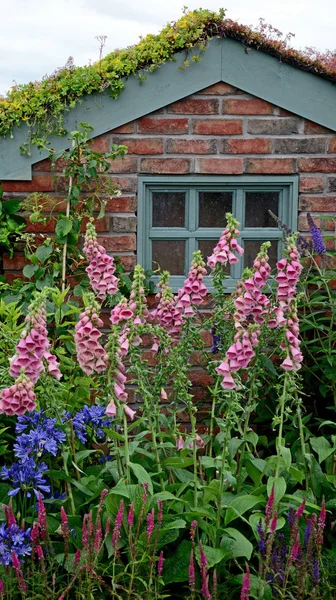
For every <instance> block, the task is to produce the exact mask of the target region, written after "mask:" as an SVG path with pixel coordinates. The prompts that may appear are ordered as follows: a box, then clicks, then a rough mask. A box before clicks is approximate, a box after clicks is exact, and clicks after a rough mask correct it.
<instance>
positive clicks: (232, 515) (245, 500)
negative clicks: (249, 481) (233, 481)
mask: <svg viewBox="0 0 336 600" xmlns="http://www.w3.org/2000/svg"><path fill="white" fill-rule="evenodd" d="M261 502H264V498H263V496H253V494H247V495H244V496H238V498H235V499H234V500H233V502H231V504H230V506H229V508H228V509H227V511H226V515H225V525H228V524H229V523H231V521H234V519H237V518H238V517H242V516H243V515H244V513H246V512H247V511H248V510H251V509H252V508H254V506H256V505H257V504H260V503H261Z"/></svg>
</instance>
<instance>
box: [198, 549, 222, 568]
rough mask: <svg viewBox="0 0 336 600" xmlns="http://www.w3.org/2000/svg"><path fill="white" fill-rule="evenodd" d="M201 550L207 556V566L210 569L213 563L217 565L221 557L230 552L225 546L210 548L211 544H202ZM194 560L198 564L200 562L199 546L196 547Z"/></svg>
mask: <svg viewBox="0 0 336 600" xmlns="http://www.w3.org/2000/svg"><path fill="white" fill-rule="evenodd" d="M202 547H203V552H204V554H205V556H206V558H207V562H208V565H207V566H208V568H209V569H211V568H212V567H214V566H215V565H218V563H220V562H221V561H222V560H223V558H225V557H226V556H227V555H228V554H230V550H228V549H227V548H212V547H211V546H206V545H205V544H203V546H202ZM195 554H196V560H197V562H198V564H200V546H197V548H196V552H195Z"/></svg>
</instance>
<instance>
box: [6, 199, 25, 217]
mask: <svg viewBox="0 0 336 600" xmlns="http://www.w3.org/2000/svg"><path fill="white" fill-rule="evenodd" d="M20 206H21V200H6V202H4V203H3V205H2V210H3V213H4V214H6V215H14V213H16V212H17V211H18V210H19V209H20Z"/></svg>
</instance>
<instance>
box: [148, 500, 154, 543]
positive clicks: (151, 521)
mask: <svg viewBox="0 0 336 600" xmlns="http://www.w3.org/2000/svg"><path fill="white" fill-rule="evenodd" d="M154 518H155V516H154V508H152V510H151V512H149V513H148V515H147V517H146V522H147V529H146V537H147V543H148V544H149V542H150V541H151V538H152V535H153V531H154Z"/></svg>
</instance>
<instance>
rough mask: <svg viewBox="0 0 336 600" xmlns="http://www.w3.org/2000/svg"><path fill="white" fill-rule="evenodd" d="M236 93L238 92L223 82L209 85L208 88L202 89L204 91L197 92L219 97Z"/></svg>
mask: <svg viewBox="0 0 336 600" xmlns="http://www.w3.org/2000/svg"><path fill="white" fill-rule="evenodd" d="M238 91H239V90H237V89H236V88H234V87H233V86H232V85H229V84H228V83H224V81H219V82H218V83H215V84H214V85H210V86H209V87H207V88H204V90H201V91H200V92H197V94H210V95H211V94H216V95H217V94H218V95H219V96H225V95H226V94H235V93H237V92H238Z"/></svg>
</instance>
